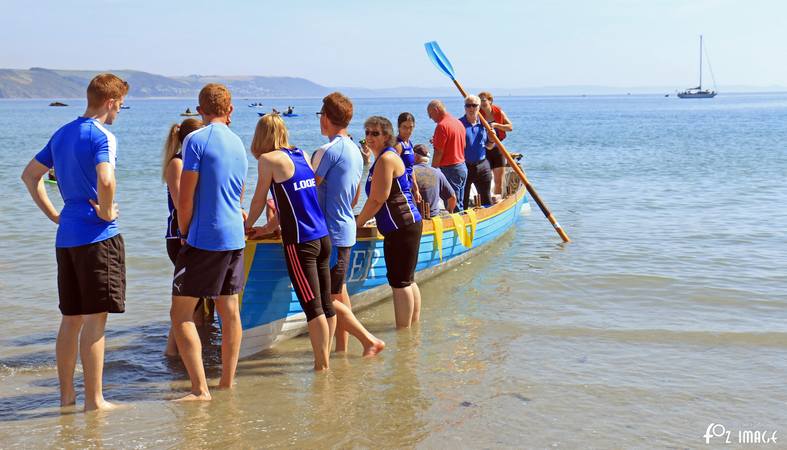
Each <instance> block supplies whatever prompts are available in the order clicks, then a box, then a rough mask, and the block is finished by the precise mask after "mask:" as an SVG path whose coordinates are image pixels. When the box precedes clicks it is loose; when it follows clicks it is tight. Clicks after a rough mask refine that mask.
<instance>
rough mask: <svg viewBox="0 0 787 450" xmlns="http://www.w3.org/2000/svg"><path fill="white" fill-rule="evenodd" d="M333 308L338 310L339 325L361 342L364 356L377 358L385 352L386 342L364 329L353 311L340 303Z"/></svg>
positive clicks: (334, 304) (334, 303) (336, 302)
mask: <svg viewBox="0 0 787 450" xmlns="http://www.w3.org/2000/svg"><path fill="white" fill-rule="evenodd" d="M333 308H334V309H335V310H336V318H337V323H339V324H341V325H342V327H343V328H344V329H345V330H347V331H348V332H349V333H350V334H352V335H353V336H355V337H356V338H357V339H358V340H359V341H361V345H362V346H363V356H375V355H376V354H378V353H380V352H381V351H383V349H384V348H385V342H383V341H382V340H380V339H377V338H376V337H374V335H372V333H369V330H367V329H366V328H364V326H363V324H362V323H361V322H360V321H359V320H358V318H357V317H355V314H353V311H352V309H350V308H348V307H347V306H345V304H344V303H342V302H339V301H334V302H333ZM337 346H338V342H337Z"/></svg>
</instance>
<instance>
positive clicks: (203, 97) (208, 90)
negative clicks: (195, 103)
mask: <svg viewBox="0 0 787 450" xmlns="http://www.w3.org/2000/svg"><path fill="white" fill-rule="evenodd" d="M231 106H232V94H230V90H229V89H227V86H224V85H223V84H219V83H208V84H206V85H205V86H204V87H203V88H202V90H201V91H199V107H200V112H201V113H202V114H207V115H209V116H218V117H222V116H226V115H228V114H229V113H230V107H231Z"/></svg>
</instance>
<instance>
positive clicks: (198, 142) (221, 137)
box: [170, 83, 248, 400]
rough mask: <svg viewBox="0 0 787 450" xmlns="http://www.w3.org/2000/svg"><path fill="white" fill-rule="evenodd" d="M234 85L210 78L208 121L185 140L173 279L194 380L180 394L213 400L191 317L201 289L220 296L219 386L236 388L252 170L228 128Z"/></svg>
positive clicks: (175, 319)
mask: <svg viewBox="0 0 787 450" xmlns="http://www.w3.org/2000/svg"><path fill="white" fill-rule="evenodd" d="M232 110H233V107H232V97H231V95H230V91H229V90H228V89H227V88H226V87H225V86H224V85H221V84H215V83H211V84H207V85H205V87H203V88H202V90H201V91H200V94H199V107H198V109H197V111H198V112H199V113H200V114H201V115H202V121H203V122H204V123H205V124H206V126H205V127H204V128H201V129H199V130H196V131H194V132H192V133H191V134H189V135H188V136H186V138H185V139H184V140H183V173H182V174H181V178H180V197H179V199H178V208H177V210H178V226H179V227H180V233H181V236H183V239H185V241H186V243H185V244H184V246H183V248H182V249H181V250H180V253H179V254H178V258H177V260H176V261H175V275H174V279H173V281H172V309H171V310H170V316H171V317H172V329H173V330H174V331H175V341H176V342H177V344H178V351H179V352H180V356H181V358H182V359H183V364H184V365H185V366H186V370H187V371H188V373H189V378H190V380H191V393H190V394H189V395H187V396H185V397H183V398H181V399H180V400H210V399H211V397H210V392H209V390H208V383H207V380H206V378H205V368H204V367H203V365H202V344H201V343H200V339H199V334H198V333H197V328H196V326H195V325H194V319H193V312H194V307H195V306H196V305H197V301H198V299H199V298H200V297H211V298H215V299H216V310H217V311H218V313H219V316H220V317H221V362H222V368H221V380H220V381H219V387H220V388H231V387H232V384H233V381H234V379H235V369H236V368H237V365H238V355H239V353H240V343H241V337H242V335H243V330H242V328H241V323H240V310H239V307H238V293H239V292H240V291H241V289H243V248H244V247H245V245H246V244H245V236H244V231H243V220H244V218H243V213H242V209H241V200H242V198H243V189H244V185H245V182H246V172H247V171H248V161H247V159H246V149H245V148H244V147H243V142H242V141H241V140H240V138H239V137H238V135H236V134H235V133H233V132H232V131H230V129H229V127H228V125H229V123H230V115H231V114H232Z"/></svg>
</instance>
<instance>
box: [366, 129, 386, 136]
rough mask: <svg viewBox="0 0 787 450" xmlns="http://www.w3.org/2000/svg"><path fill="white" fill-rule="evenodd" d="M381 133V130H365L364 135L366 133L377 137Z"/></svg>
mask: <svg viewBox="0 0 787 450" xmlns="http://www.w3.org/2000/svg"><path fill="white" fill-rule="evenodd" d="M381 134H383V133H382V132H380V131H372V130H366V135H367V136H374V137H378V136H380V135H381Z"/></svg>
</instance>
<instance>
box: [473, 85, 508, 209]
mask: <svg viewBox="0 0 787 450" xmlns="http://www.w3.org/2000/svg"><path fill="white" fill-rule="evenodd" d="M478 98H480V99H481V114H482V115H483V116H484V119H486V121H487V122H489V126H491V127H492V129H493V130H495V134H496V135H497V138H498V139H500V140H501V141H502V140H503V139H505V138H506V133H510V132H512V131H514V125H513V124H512V123H511V121H510V120H508V116H507V115H506V113H505V111H503V110H502V109H500V107H499V106H497V105H493V104H492V101H493V100H494V97H493V96H492V93H491V92H487V91H484V92H481V93H480V94H478ZM490 139H491V138H490ZM486 158H487V159H488V160H489V167H491V168H492V176H493V178H494V182H495V186H494V194H495V195H502V194H503V171H504V168H505V166H506V159H505V157H504V156H503V151H502V150H500V149H499V148H497V145H495V144H494V142H493V147H492V148H491V149H489V150H487V151H486Z"/></svg>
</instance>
